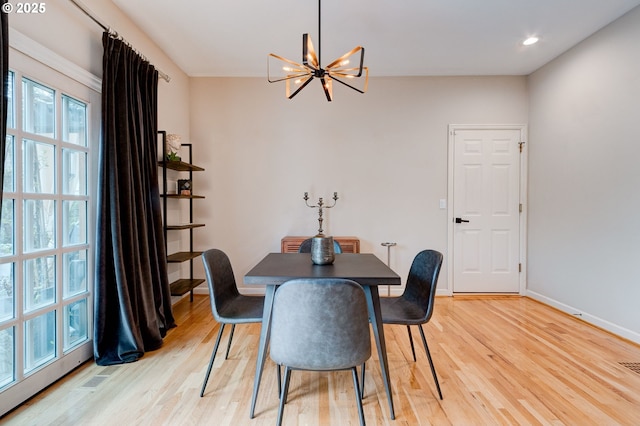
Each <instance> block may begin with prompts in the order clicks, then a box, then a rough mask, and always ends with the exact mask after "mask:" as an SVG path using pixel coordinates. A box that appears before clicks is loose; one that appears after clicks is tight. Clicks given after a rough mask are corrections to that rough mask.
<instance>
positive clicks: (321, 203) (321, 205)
mask: <svg viewBox="0 0 640 426" xmlns="http://www.w3.org/2000/svg"><path fill="white" fill-rule="evenodd" d="M308 201H309V193H308V192H305V193H304V203H305V204H306V205H307V207H311V208H312V209H318V235H317V236H323V235H324V234H323V233H322V232H323V231H322V220H323V219H322V210H323V209H332V208H333V207H335V205H336V202H337V201H338V193H337V192H334V193H333V204H332V205H330V206H325V205H324V201H322V197H320V198H318V204H316V205H315V206H310V205H309V203H308Z"/></svg>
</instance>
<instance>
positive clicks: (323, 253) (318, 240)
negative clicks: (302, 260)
mask: <svg viewBox="0 0 640 426" xmlns="http://www.w3.org/2000/svg"><path fill="white" fill-rule="evenodd" d="M337 201H338V193H337V192H334V193H333V204H332V205H330V206H326V205H325V204H324V201H323V200H322V197H321V198H319V199H318V204H316V205H315V206H311V205H309V193H308V192H305V193H304V203H305V204H306V205H307V207H310V208H313V209H318V234H317V235H316V236H315V237H313V238H311V261H312V262H313V263H314V264H315V265H331V264H332V263H333V261H334V260H335V250H334V248H333V237H327V236H325V235H324V233H323V230H322V221H323V218H322V211H323V210H324V209H331V208H333V207H334V206H335V205H336V202H337Z"/></svg>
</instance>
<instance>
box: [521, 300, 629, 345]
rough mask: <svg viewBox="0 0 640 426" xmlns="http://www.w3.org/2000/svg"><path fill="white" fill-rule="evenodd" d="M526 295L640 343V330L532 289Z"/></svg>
mask: <svg viewBox="0 0 640 426" xmlns="http://www.w3.org/2000/svg"><path fill="white" fill-rule="evenodd" d="M525 296H527V297H530V298H532V299H534V300H537V301H538V302H540V303H544V304H545V305H549V306H551V307H553V308H556V309H558V310H559V311H562V312H564V313H566V314H568V315H571V316H574V317H576V318H578V319H580V320H582V321H585V322H587V323H589V324H591V325H594V326H596V327H599V328H601V329H603V330H606V331H608V332H610V333H612V334H615V335H616V336H619V337H622V338H623V339H627V340H630V341H632V342H634V343H637V344H640V333H638V332H635V331H633V330H629V329H628V328H624V327H621V326H619V325H617V324H614V323H611V322H609V321H607V320H604V319H602V318H600V317H596V316H594V315H591V314H589V313H587V312H582V311H580V310H579V309H576V308H574V307H573V306H570V305H566V304H564V303H561V302H558V301H557V300H555V299H551V298H549V297H546V296H543V295H541V294H539V293H536V292H534V291H531V290H527V292H526V294H525Z"/></svg>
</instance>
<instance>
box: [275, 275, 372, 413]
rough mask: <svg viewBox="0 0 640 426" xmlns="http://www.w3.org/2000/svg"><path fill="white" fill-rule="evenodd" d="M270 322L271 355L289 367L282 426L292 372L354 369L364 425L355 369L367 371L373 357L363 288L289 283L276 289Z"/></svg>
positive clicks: (340, 282)
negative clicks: (365, 369) (366, 362)
mask: <svg viewBox="0 0 640 426" xmlns="http://www.w3.org/2000/svg"><path fill="white" fill-rule="evenodd" d="M271 318H272V319H271V342H270V348H271V349H270V356H271V359H272V360H273V361H274V362H275V363H276V364H278V366H281V365H282V366H284V367H285V372H284V381H283V383H282V389H281V394H280V405H279V407H278V420H277V424H278V425H281V424H282V416H283V413H284V405H285V403H286V400H287V393H288V390H289V379H290V377H291V370H312V371H333V370H349V369H350V370H351V373H352V376H353V385H354V388H355V395H356V402H357V405H358V414H359V416H360V424H361V425H364V424H365V420H364V412H363V410H362V398H361V395H360V387H359V384H358V374H357V371H356V367H357V366H358V365H362V366H363V368H364V363H365V361H366V360H368V359H369V358H370V357H371V337H370V334H369V314H368V311H367V302H366V299H365V293H364V290H363V288H362V287H361V286H360V284H358V283H356V282H354V281H351V280H346V279H333V278H300V279H294V280H290V281H287V282H286V283H284V284H283V285H281V286H280V287H279V288H278V289H277V290H276V293H275V296H274V302H273V313H272V317H271ZM278 370H279V368H278ZM278 375H279V374H278Z"/></svg>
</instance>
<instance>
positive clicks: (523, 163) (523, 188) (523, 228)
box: [447, 124, 528, 296]
mask: <svg viewBox="0 0 640 426" xmlns="http://www.w3.org/2000/svg"><path fill="white" fill-rule="evenodd" d="M456 130H519V131H520V141H521V142H524V143H523V144H521V145H520V146H521V147H522V148H521V149H522V154H521V155H520V203H521V204H522V212H521V214H520V224H519V225H520V235H519V237H520V244H519V246H520V253H519V263H520V265H521V269H520V278H519V281H520V291H519V294H520V295H524V294H525V292H526V288H527V262H526V259H527V175H528V174H527V163H528V162H527V152H528V149H527V148H528V140H527V125H526V124H450V125H449V128H448V142H447V150H448V157H449V158H448V166H447V199H448V200H449V205H448V206H447V222H448V225H447V238H448V242H447V289H448V295H449V296H452V295H453V235H454V226H453V220H454V219H453V207H454V206H453V200H454V197H453V195H454V182H453V174H454V152H455V150H454V147H453V144H454V143H455V137H454V132H455V131H456Z"/></svg>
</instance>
